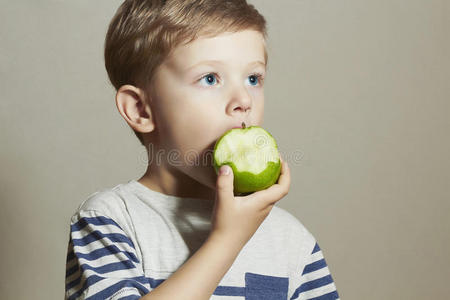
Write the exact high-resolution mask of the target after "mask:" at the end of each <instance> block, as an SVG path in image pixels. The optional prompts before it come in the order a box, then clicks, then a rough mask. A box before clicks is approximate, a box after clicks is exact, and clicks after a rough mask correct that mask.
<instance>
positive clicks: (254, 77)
mask: <svg viewBox="0 0 450 300" xmlns="http://www.w3.org/2000/svg"><path fill="white" fill-rule="evenodd" d="M248 78H249V79H250V84H251V85H253V86H256V85H258V83H259V81H260V78H261V75H260V74H253V75H250V76H248Z"/></svg>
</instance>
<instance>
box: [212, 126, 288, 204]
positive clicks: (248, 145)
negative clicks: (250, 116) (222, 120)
mask: <svg viewBox="0 0 450 300" xmlns="http://www.w3.org/2000/svg"><path fill="white" fill-rule="evenodd" d="M213 157H214V169H215V171H216V173H217V174H218V172H219V168H220V167H221V166H222V165H229V166H230V167H231V168H232V169H233V174H234V181H233V183H234V193H235V194H238V195H241V194H248V193H252V192H256V191H259V190H263V189H266V188H268V187H270V186H271V185H273V184H274V183H275V182H277V180H278V177H279V176H280V172H281V162H280V154H279V152H278V147H277V144H276V142H275V139H274V138H273V136H272V135H271V134H270V133H269V132H267V131H266V130H265V129H263V128H262V127H260V126H250V127H245V123H242V128H233V129H230V130H228V131H226V132H225V133H224V134H223V135H222V136H221V137H220V138H219V139H218V140H217V142H216V144H215V146H214V152H213Z"/></svg>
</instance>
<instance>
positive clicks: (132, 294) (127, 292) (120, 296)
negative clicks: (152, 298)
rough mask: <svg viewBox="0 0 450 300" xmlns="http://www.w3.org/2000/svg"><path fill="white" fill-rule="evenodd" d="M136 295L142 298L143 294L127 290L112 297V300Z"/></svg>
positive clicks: (136, 290) (133, 289) (135, 290)
mask: <svg viewBox="0 0 450 300" xmlns="http://www.w3.org/2000/svg"><path fill="white" fill-rule="evenodd" d="M135 295H138V296H141V293H139V291H138V289H136V288H126V289H122V290H120V291H118V292H116V294H114V295H112V296H111V298H110V300H117V299H120V298H123V297H126V296H135Z"/></svg>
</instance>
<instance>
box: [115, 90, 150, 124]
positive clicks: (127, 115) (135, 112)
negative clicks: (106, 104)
mask: <svg viewBox="0 0 450 300" xmlns="http://www.w3.org/2000/svg"><path fill="white" fill-rule="evenodd" d="M148 103H149V101H147V99H146V94H145V93H144V91H143V90H142V89H140V88H137V87H135V86H133V85H128V84H127V85H123V86H121V87H120V88H119V89H118V90H117V94H116V106H117V109H118V110H119V113H120V114H121V115H122V117H123V118H124V119H125V121H127V123H128V125H130V126H131V127H132V128H133V129H134V130H136V131H138V132H142V133H148V132H151V131H153V130H154V129H155V123H154V120H153V116H152V112H151V108H150V105H149V104H148Z"/></svg>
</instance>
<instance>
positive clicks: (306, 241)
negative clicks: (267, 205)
mask: <svg viewBox="0 0 450 300" xmlns="http://www.w3.org/2000/svg"><path fill="white" fill-rule="evenodd" d="M270 217H271V225H272V226H277V227H281V228H282V229H283V230H284V231H285V232H288V235H289V239H290V241H291V242H295V241H297V242H301V243H302V244H303V246H306V247H313V246H314V244H315V242H316V241H315V238H314V236H313V235H312V234H311V232H310V231H309V230H308V229H307V228H306V226H304V225H303V223H302V222H301V221H300V220H299V219H298V218H296V217H295V216H294V215H292V214H291V213H290V212H288V211H287V210H285V209H283V208H281V207H278V206H274V207H273V208H272V211H271V212H270Z"/></svg>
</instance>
